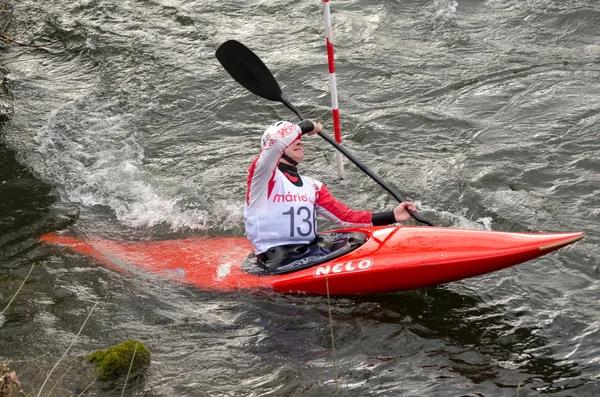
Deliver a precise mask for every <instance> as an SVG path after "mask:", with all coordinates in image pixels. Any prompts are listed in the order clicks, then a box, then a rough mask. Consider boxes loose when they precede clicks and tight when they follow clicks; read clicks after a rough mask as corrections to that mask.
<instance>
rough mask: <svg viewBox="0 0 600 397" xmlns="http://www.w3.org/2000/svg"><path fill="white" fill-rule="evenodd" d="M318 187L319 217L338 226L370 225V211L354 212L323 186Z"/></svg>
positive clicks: (317, 206)
mask: <svg viewBox="0 0 600 397" xmlns="http://www.w3.org/2000/svg"><path fill="white" fill-rule="evenodd" d="M319 185H320V186H318V191H317V202H316V203H315V204H316V208H317V213H318V214H319V215H323V216H324V217H325V218H327V219H329V220H330V221H332V222H334V223H335V224H337V225H340V226H349V224H352V225H371V220H372V216H373V213H372V212H371V211H355V210H353V209H352V208H350V207H348V206H347V205H346V204H344V203H342V202H341V201H339V200H337V199H336V198H335V197H333V195H332V194H331V192H330V191H329V189H327V187H326V186H325V185H323V184H320V183H319ZM315 187H317V186H315Z"/></svg>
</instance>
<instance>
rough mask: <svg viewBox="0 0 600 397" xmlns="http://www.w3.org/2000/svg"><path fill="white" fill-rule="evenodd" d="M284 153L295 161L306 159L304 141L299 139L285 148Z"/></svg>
mask: <svg viewBox="0 0 600 397" xmlns="http://www.w3.org/2000/svg"><path fill="white" fill-rule="evenodd" d="M284 153H285V154H286V155H288V156H289V157H290V158H291V159H292V160H294V161H295V162H297V163H299V162H301V161H302V160H304V149H303V148H302V141H301V140H300V139H298V140H297V141H295V142H294V143H292V144H291V145H290V146H288V147H287V149H285V152H284Z"/></svg>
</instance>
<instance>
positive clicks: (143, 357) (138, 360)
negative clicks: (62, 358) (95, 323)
mask: <svg viewBox="0 0 600 397" xmlns="http://www.w3.org/2000/svg"><path fill="white" fill-rule="evenodd" d="M136 346H137V347H136ZM134 352H135V359H134V360H133V365H132V367H131V373H132V374H134V373H136V372H138V371H142V370H144V369H145V368H146V367H148V366H149V365H150V351H148V349H147V348H146V346H144V344H143V343H142V342H138V341H136V340H126V341H125V342H123V343H121V344H119V345H116V346H113V347H110V348H108V349H105V350H96V351H93V352H92V353H90V354H89V355H88V356H87V359H88V360H90V361H91V362H93V363H94V364H96V366H97V367H98V379H101V380H115V379H118V378H119V377H121V376H125V375H127V372H128V371H129V366H130V365H131V359H132V357H133V353H134Z"/></svg>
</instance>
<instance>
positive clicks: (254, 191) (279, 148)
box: [246, 120, 322, 208]
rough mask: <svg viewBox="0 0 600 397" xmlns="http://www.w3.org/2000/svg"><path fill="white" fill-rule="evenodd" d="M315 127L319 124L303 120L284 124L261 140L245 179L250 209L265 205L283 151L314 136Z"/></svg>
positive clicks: (247, 201) (247, 202)
mask: <svg viewBox="0 0 600 397" xmlns="http://www.w3.org/2000/svg"><path fill="white" fill-rule="evenodd" d="M317 126H320V124H319V123H317V124H314V123H313V122H312V121H310V120H304V121H302V122H300V123H298V124H288V123H285V124H282V125H281V128H279V129H274V131H273V133H271V134H270V135H269V136H267V137H265V138H264V139H263V144H262V150H261V152H260V154H259V155H258V157H257V158H256V159H255V160H254V162H253V163H252V165H251V166H250V169H249V170H248V176H247V179H246V183H247V189H246V204H247V205H248V206H249V207H250V208H260V207H261V206H262V205H264V204H266V202H267V198H268V197H269V194H270V192H271V189H272V188H273V186H274V182H275V179H274V178H275V172H276V170H277V163H279V160H280V159H281V156H282V155H283V152H284V151H285V149H286V148H287V147H288V146H290V145H291V144H292V143H294V142H295V141H296V140H298V139H300V138H301V137H302V135H304V134H308V135H313V134H315V133H316V131H315V130H317V128H315V127H317ZM275 127H277V124H275ZM321 128H322V127H321Z"/></svg>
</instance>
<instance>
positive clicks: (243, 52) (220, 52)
mask: <svg viewBox="0 0 600 397" xmlns="http://www.w3.org/2000/svg"><path fill="white" fill-rule="evenodd" d="M216 56H217V59H218V60H219V62H221V65H223V67H224V68H225V70H226V71H227V73H229V74H230V75H231V77H233V78H234V79H235V81H237V82H238V83H240V84H241V85H242V86H244V87H245V88H246V89H247V90H248V91H250V92H252V93H253V94H256V95H258V96H260V97H263V98H265V99H268V100H270V101H277V102H282V101H283V94H282V92H281V88H279V84H277V81H276V80H275V77H273V74H272V73H271V71H270V70H269V69H268V68H267V67H266V66H265V64H264V63H263V61H261V60H260V58H259V57H258V56H256V54H254V53H253V52H252V51H251V50H250V49H249V48H248V47H246V46H245V45H243V44H242V43H240V42H239V41H235V40H228V41H226V42H224V43H223V44H221V45H220V46H219V48H218V49H217V53H216Z"/></svg>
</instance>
